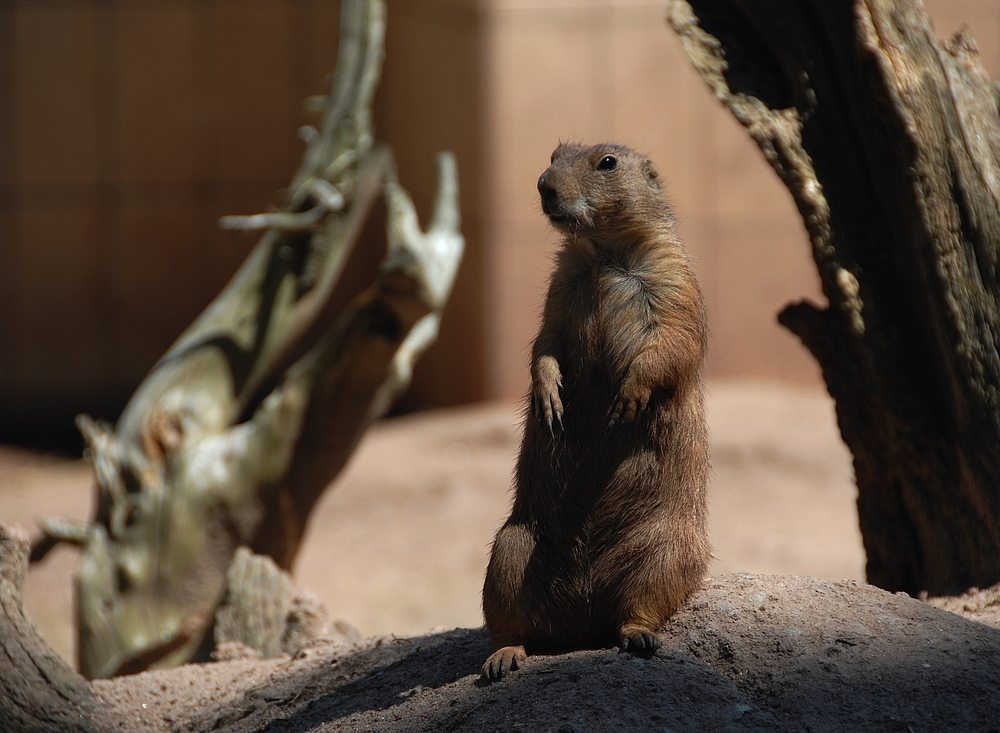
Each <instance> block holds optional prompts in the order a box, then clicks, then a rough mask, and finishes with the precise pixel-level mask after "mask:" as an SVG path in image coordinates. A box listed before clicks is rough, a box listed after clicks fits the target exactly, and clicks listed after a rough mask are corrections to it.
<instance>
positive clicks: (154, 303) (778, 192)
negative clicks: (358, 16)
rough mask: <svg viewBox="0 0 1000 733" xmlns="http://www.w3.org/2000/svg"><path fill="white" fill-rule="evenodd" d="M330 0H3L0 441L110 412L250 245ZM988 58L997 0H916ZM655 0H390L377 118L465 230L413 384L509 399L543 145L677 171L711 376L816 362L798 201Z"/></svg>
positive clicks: (539, 283) (312, 70)
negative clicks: (441, 167) (455, 206)
mask: <svg viewBox="0 0 1000 733" xmlns="http://www.w3.org/2000/svg"><path fill="white" fill-rule="evenodd" d="M336 5H337V4H336V3H335V2H332V1H330V0H239V1H237V0H134V1H132V2H125V1H124V0H117V1H116V0H30V1H29V0H7V1H6V2H0V439H10V437H11V436H12V435H13V433H14V432H16V431H17V430H22V431H23V429H24V427H25V426H26V425H27V424H28V423H30V422H31V421H34V422H36V423H37V424H38V425H40V426H41V428H42V429H45V430H48V429H50V428H51V426H52V425H53V420H55V421H56V422H58V423H59V424H60V425H64V426H68V425H69V424H70V421H71V418H72V415H73V414H74V413H75V412H77V411H81V410H87V411H91V412H94V413H96V414H97V415H99V416H102V417H106V418H114V416H115V414H116V411H117V409H120V407H121V405H122V404H123V403H124V400H125V399H126V398H127V397H128V395H129V394H130V393H131V391H132V389H134V387H135V385H136V384H137V383H138V381H139V380H140V379H141V378H142V376H143V375H144V374H145V372H146V371H147V370H148V369H149V367H150V366H151V365H152V364H153V362H154V361H155V360H156V358H157V357H158V356H159V355H160V354H161V353H162V352H163V350H164V349H165V348H166V347H167V346H168V345H169V343H170V342H171V341H172V340H173V339H174V338H175V337H176V336H177V335H178V334H179V333H180V331H181V330H182V329H183V328H184V327H185V326H186V325H187V324H188V323H189V322H190V321H191V319H192V318H193V317H194V316H195V315H196V314H197V313H198V312H199V311H200V310H201V308H203V307H204V305H205V304H206V303H207V302H208V301H209V300H210V299H211V298H212V297H213V296H214V294H215V293H216V292H217V291H218V289H219V288H220V287H221V285H222V284H224V283H225V281H226V280H227V279H228V277H229V276H230V275H231V273H232V272H233V271H234V269H235V268H236V266H237V265H238V263H239V262H240V261H241V260H242V258H243V257H244V256H245V254H246V253H247V252H248V251H249V249H250V248H251V247H252V245H253V243H254V241H255V239H254V238H253V237H248V236H240V235H235V234H232V233H225V232H221V231H219V230H218V229H217V228H216V226H215V220H216V219H217V217H218V216H220V215H223V214H230V213H253V212H255V211H258V210H261V209H262V208H263V207H264V206H265V205H266V204H267V203H268V202H269V201H270V200H271V199H272V196H273V194H274V192H275V191H276V190H277V189H279V188H281V187H282V186H284V185H286V183H287V181H288V178H289V176H290V175H291V173H292V172H293V170H294V169H295V167H296V166H297V164H298V160H299V156H300V154H301V150H302V145H301V143H300V142H299V141H298V140H297V139H296V136H295V130H296V128H297V127H298V126H299V125H301V124H302V123H303V122H304V121H305V119H304V118H303V116H302V115H301V114H300V109H301V100H302V99H303V98H304V97H305V96H308V95H309V94H314V93H317V92H319V91H322V89H323V79H324V77H325V76H326V74H327V73H328V72H329V71H330V70H331V69H332V68H333V64H334V60H335V57H336V42H335V37H336V26H337V12H338V11H337V7H336ZM926 5H927V7H928V10H929V11H930V13H931V15H932V17H933V18H934V19H935V21H936V23H937V28H938V31H939V34H942V35H943V34H947V33H950V32H952V31H953V30H954V29H955V28H956V27H957V26H958V25H959V24H960V23H961V22H962V21H965V22H968V23H969V24H971V25H972V27H973V29H974V32H975V35H976V37H977V39H978V40H979V44H980V47H981V49H982V52H983V56H984V59H985V62H986V65H987V68H988V69H989V70H990V72H991V73H993V74H996V72H997V71H998V70H1000V2H998V0H933V1H932V2H928V3H926ZM664 17H665V3H664V2H663V1H662V0H657V1H655V2H654V1H652V0H635V1H633V2H625V1H624V0H600V1H598V0H536V1H533V2H532V1H529V0H390V2H389V30H388V37H387V58H386V62H385V63H386V65H385V70H384V74H383V83H382V86H381V88H380V92H379V97H378V101H377V114H376V118H377V126H378V134H379V136H380V137H382V138H383V139H386V140H387V141H389V142H390V143H391V144H393V146H394V147H395V150H396V154H397V158H398V163H399V168H400V177H401V180H402V182H403V184H404V185H406V186H407V188H409V189H410V190H411V192H412V193H413V195H414V198H415V200H416V202H417V205H418V208H419V209H420V210H421V212H422V213H423V214H424V215H425V217H426V212H427V210H428V209H429V205H430V200H431V194H432V190H433V162H432V156H433V154H434V152H435V151H437V150H439V149H441V148H445V147H449V148H452V149H453V150H455V151H456V153H457V154H458V158H459V172H460V176H461V179H462V180H461V185H462V212H463V229H464V231H465V234H466V236H467V239H468V240H469V250H468V254H467V257H466V260H465V262H464V264H463V268H462V271H461V275H460V280H459V282H458V284H457V286H456V291H455V295H454V297H453V300H452V303H451V306H450V307H449V310H448V312H447V313H446V316H445V322H444V329H443V333H442V337H441V342H440V344H439V345H438V346H437V347H435V350H434V351H433V352H432V353H430V354H428V356H427V357H426V358H425V361H424V362H423V364H422V365H421V367H420V368H419V369H418V373H417V377H416V382H417V383H416V385H415V389H414V390H413V392H412V394H411V396H410V397H409V404H410V405H414V406H418V405H428V404H448V403H454V402H464V401H469V400H473V399H478V398H482V397H487V396H492V397H497V396H505V397H513V396H519V395H520V394H522V393H523V391H524V389H525V386H526V384H527V371H526V367H527V353H528V348H529V344H530V341H531V338H532V337H533V335H534V332H535V329H536V327H537V313H538V307H539V305H540V302H541V298H542V295H543V292H544V286H545V278H546V274H547V272H548V269H549V263H550V259H551V254H552V252H553V249H554V247H555V246H556V237H555V235H554V234H553V233H552V232H551V230H550V229H549V228H548V226H547V225H546V224H545V222H544V221H543V218H542V216H541V214H540V211H539V207H538V204H537V195H536V191H535V181H536V179H537V176H538V174H539V173H540V172H541V171H542V170H543V169H544V168H545V166H546V164H547V161H548V156H549V153H550V151H551V150H552V148H553V147H555V145H556V144H557V143H558V142H559V140H561V139H562V140H578V141H598V140H606V139H611V140H616V141H619V142H624V143H626V144H629V145H632V146H633V147H636V148H638V149H640V150H642V151H644V152H646V153H648V154H649V155H651V156H652V158H653V159H654V160H655V161H656V162H657V164H658V165H659V167H660V170H661V173H662V175H663V177H664V179H665V180H666V181H667V182H668V184H669V189H668V190H669V194H670V196H671V198H672V200H673V203H674V206H675V209H676V212H677V215H678V218H679V220H680V225H681V234H682V237H683V238H684V239H685V241H686V242H687V245H688V247H689V249H690V250H691V252H692V254H693V256H694V258H695V262H696V266H697V269H698V272H699V275H700V277H701V281H702V285H703V288H704V290H705V293H706V296H707V299H708V304H709V310H710V317H711V323H712V334H713V337H712V342H711V357H710V362H709V373H710V374H712V375H716V376H722V375H743V374H754V375H766V376H772V377H776V378H781V379H790V380H796V381H805V382H817V381H818V380H819V375H818V371H817V368H816V367H815V365H814V363H813V361H812V360H811V358H810V357H809V355H808V354H807V353H806V352H805V351H804V349H803V348H802V347H801V346H800V345H799V344H798V343H797V341H796V340H795V339H794V338H793V337H792V336H791V335H790V334H788V333H787V332H785V331H784V330H783V329H781V328H780V327H779V326H777V324H776V322H775V314H776V313H777V312H778V311H779V310H780V309H781V308H782V307H783V306H784V304H785V303H787V302H789V301H790V300H793V299H797V298H801V297H810V298H813V299H816V300H820V298H821V296H820V294H819V289H818V281H817V277H816V275H815V273H814V270H813V265H812V262H811V260H810V257H809V253H808V245H807V242H806V239H805V236H804V234H803V230H802V227H801V224H800V222H799V219H798V216H797V214H796V213H795V211H794V207H793V205H792V203H791V199H790V196H789V195H788V193H787V192H786V191H785V189H784V188H783V187H782V186H781V185H780V183H779V182H778V180H777V178H776V177H775V176H774V174H773V173H772V172H771V170H770V168H769V167H768V166H767V165H766V164H765V163H764V161H763V159H762V158H761V156H760V154H759V152H758V151H757V149H756V147H755V146H754V145H753V144H752V143H751V142H750V140H749V138H748V136H747V135H746V133H745V132H744V131H743V130H742V128H741V127H740V126H739V125H738V124H737V123H736V122H735V121H734V120H733V118H732V117H731V115H729V113H728V112H726V111H725V110H723V109H722V107H721V105H719V104H718V102H716V101H715V100H714V99H713V98H712V97H711V95H710V94H709V93H708V91H707V89H706V88H705V86H704V84H703V83H702V82H701V81H700V79H698V78H697V76H696V75H695V74H694V72H693V71H692V70H691V68H690V67H689V65H688V64H687V62H686V61H685V59H684V58H683V56H682V54H681V51H680V46H679V43H678V41H677V39H676V38H675V37H674V36H673V34H672V33H671V32H670V31H669V29H668V28H667V26H666V24H665V22H664Z"/></svg>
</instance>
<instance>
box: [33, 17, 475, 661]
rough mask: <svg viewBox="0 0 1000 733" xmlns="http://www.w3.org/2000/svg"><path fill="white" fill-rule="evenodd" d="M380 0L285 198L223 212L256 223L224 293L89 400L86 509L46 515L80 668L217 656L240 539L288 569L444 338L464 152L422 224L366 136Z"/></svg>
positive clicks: (355, 35)
mask: <svg viewBox="0 0 1000 733" xmlns="http://www.w3.org/2000/svg"><path fill="white" fill-rule="evenodd" d="M385 10H386V8H385V3H384V2H382V0H344V2H343V3H342V20H341V26H340V27H341V40H340V54H339V58H338V66H337V72H336V76H335V78H334V83H333V86H332V88H331V90H330V93H329V95H327V97H326V111H325V113H324V115H323V120H322V122H321V123H320V125H319V128H318V129H313V128H304V134H303V137H304V138H305V139H307V140H308V147H307V149H306V152H305V154H304V156H303V162H302V165H301V166H300V168H299V170H298V172H297V173H296V174H295V175H294V177H293V179H292V184H291V186H290V188H289V191H288V194H287V197H286V200H285V203H284V205H283V207H282V210H281V211H279V212H273V213H269V214H258V215H255V216H249V217H226V218H225V219H224V220H223V222H222V224H223V225H224V226H227V227H232V228H240V229H263V230H264V234H263V236H262V237H261V239H260V241H259V242H258V244H257V246H256V247H255V248H254V250H253V252H251V254H250V256H249V257H248V258H247V260H246V262H245V263H244V264H243V266H242V267H241V268H240V269H239V271H238V272H237V273H236V274H235V275H234V276H233V279H232V280H231V281H230V283H229V284H228V285H227V286H226V287H225V288H224V289H223V291H222V292H221V293H220V294H219V296H218V297H217V298H216V299H215V300H214V301H213V302H212V303H211V304H210V305H209V306H208V308H206V309H205V311H204V312H203V313H202V314H201V316H199V317H198V318H197V319H196V320H195V322H194V323H193V324H192V325H191V326H190V327H189V328H188V329H187V331H185V332H184V333H183V334H182V335H181V336H180V338H178V340H177V342H176V343H175V344H174V345H173V346H172V347H171V348H170V349H169V350H168V352H167V353H166V354H165V355H164V356H163V358H162V359H160V361H159V362H158V363H157V364H156V365H155V366H154V368H153V370H152V371H151V372H150V374H149V375H148V376H147V377H146V379H145V380H144V381H143V383H142V384H141V385H140V386H139V388H138V389H137V390H136V392H135V394H134V395H133V396H132V399H131V400H130V401H129V403H128V405H127V406H126V408H125V410H124V412H123V413H122V415H121V417H120V418H119V420H118V423H117V424H116V425H115V426H114V427H113V428H112V427H111V426H110V425H108V424H106V423H100V422H96V421H94V420H91V419H90V418H89V417H86V416H81V418H79V419H78V425H79V426H80V429H81V430H82V432H83V433H84V436H85V438H86V442H87V446H88V449H87V455H88V456H89V458H90V460H91V462H92V463H93V465H94V472H95V474H96V479H97V481H96V483H97V502H96V507H95V511H94V516H93V521H92V522H91V523H90V524H89V525H87V526H82V527H81V526H79V525H73V524H69V523H66V522H54V521H50V522H47V523H45V524H44V525H43V528H44V530H45V531H46V532H47V533H48V536H49V538H50V539H49V540H46V539H43V540H41V541H39V542H38V543H37V545H36V553H35V554H34V556H35V557H36V558H38V557H41V556H42V555H44V552H45V551H46V550H47V549H48V548H49V547H50V546H51V545H52V542H51V539H57V540H60V541H67V542H74V543H77V544H80V545H82V546H83V552H82V557H81V561H80V565H79V568H78V572H77V601H78V608H77V613H78V627H79V630H80V638H79V653H80V670H81V671H82V672H83V674H84V675H86V676H87V677H91V678H95V677H106V676H110V675H114V674H126V673H130V672H138V671H141V670H144V669H149V668H158V667H169V666H173V665H176V664H179V663H181V662H184V661H187V660H191V659H205V658H207V656H208V654H209V653H210V651H211V646H212V638H211V634H210V633H209V632H210V629H211V626H212V619H213V618H214V616H215V612H216V610H217V608H218V607H219V605H220V603H221V602H222V600H223V595H224V592H225V586H226V572H227V569H228V568H229V566H230V562H231V560H232V558H233V555H234V553H235V552H236V549H237V548H238V547H240V546H241V545H245V546H247V547H249V548H250V549H251V550H253V551H254V552H257V553H260V554H266V555H270V556H271V557H273V558H274V560H275V562H276V563H277V564H278V566H280V567H282V568H285V569H287V568H289V567H290V566H291V563H292V560H293V559H294V557H295V553H296V551H297V549H298V546H299V543H300V541H301V539H302V534H303V532H304V530H305V526H306V521H307V519H308V516H309V513H310V511H311V510H312V507H313V505H314V503H315V501H316V499H317V498H318V497H319V495H320V493H321V492H322V490H323V489H324V488H325V487H326V486H327V485H328V484H329V483H330V481H332V479H333V478H334V476H336V474H337V472H338V471H339V470H340V469H341V468H342V467H343V465H344V463H345V462H346V460H347V458H348V457H349V455H350V454H351V452H352V451H353V449H354V447H355V446H356V444H357V442H358V440H359V439H360V436H361V434H362V433H363V432H364V430H365V429H366V428H367V427H368V425H369V424H370V423H371V421H372V420H374V419H375V418H377V417H379V416H380V415H382V414H384V413H385V411H386V410H388V408H389V406H390V405H391V403H392V401H393V399H394V398H395V396H396V395H397V394H398V393H399V392H400V391H401V390H403V389H405V387H406V386H407V385H408V384H409V380H410V375H411V373H412V369H413V364H414V362H415V361H416V359H417V358H418V357H419V356H420V354H421V353H422V352H423V350H424V349H426V348H427V347H428V346H429V345H430V344H431V343H432V342H433V341H434V339H435V337H436V335H437V324H438V320H439V318H440V313H441V310H442V308H443V307H444V305H445V302H446V301H447V299H448V295H449V293H450V291H451V286H452V283H453V281H454V278H455V273H456V270H457V267H458V262H459V260H460V258H461V255H462V250H463V246H464V244H463V239H462V235H461V233H460V231H459V215H458V182H457V177H456V176H457V174H456V166H455V161H454V157H453V156H452V155H451V154H450V153H441V154H439V156H438V161H437V165H438V176H439V187H438V196H437V200H436V202H435V213H434V218H433V220H432V221H431V223H430V225H429V227H428V229H427V231H426V232H425V231H423V230H421V228H420V226H419V225H418V223H417V217H416V213H415V211H414V208H413V204H412V202H411V201H410V198H409V195H408V194H407V193H406V191H405V190H404V189H403V188H402V187H401V186H400V185H399V184H398V182H397V181H396V176H395V170H394V164H393V160H392V153H391V151H390V150H389V149H388V147H387V146H385V145H382V144H378V143H376V142H374V132H373V129H372V113H371V106H372V100H373V97H374V94H375V89H376V87H377V84H378V80H379V76H380V72H381V64H382V54H383V36H384V30H385ZM379 197H383V198H384V199H385V202H386V209H387V219H388V232H387V235H388V236H387V238H388V251H387V253H386V256H385V259H384V260H383V262H382V266H381V269H380V270H379V273H378V275H377V276H376V278H375V281H374V282H373V283H372V284H371V285H370V287H368V288H367V289H365V290H364V291H363V292H362V293H361V294H360V295H358V296H357V297H356V298H354V300H353V301H352V302H351V303H350V304H349V305H348V306H347V307H346V308H345V309H344V310H343V312H340V313H337V312H333V305H332V303H333V302H335V299H334V298H333V297H332V296H333V293H334V291H335V288H336V285H337V281H338V278H339V275H340V273H341V271H342V269H343V267H344V264H345V262H346V261H347V257H348V255H349V253H350V251H351V249H352V247H353V246H354V245H355V243H356V242H357V241H358V238H359V236H360V234H361V230H362V227H363V225H364V223H365V221H366V220H367V218H368V214H369V212H370V210H371V207H372V206H373V204H374V203H375V202H376V201H377V200H378V198H379Z"/></svg>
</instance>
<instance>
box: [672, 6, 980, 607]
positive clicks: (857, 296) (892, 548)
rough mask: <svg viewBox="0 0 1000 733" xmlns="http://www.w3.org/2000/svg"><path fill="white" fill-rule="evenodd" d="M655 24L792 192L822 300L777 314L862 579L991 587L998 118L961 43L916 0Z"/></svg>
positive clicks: (696, 13) (692, 13)
mask: <svg viewBox="0 0 1000 733" xmlns="http://www.w3.org/2000/svg"><path fill="white" fill-rule="evenodd" d="M670 23H671V25H672V26H673V28H674V30H675V31H676V32H677V33H678V34H679V36H680V38H681V40H682V43H683V45H684V49H685V51H686V53H687V55H688V57H689V58H690V59H691V61H692V63H693V64H694V66H695V68H696V69H697V70H698V71H699V73H700V74H701V76H702V78H703V79H704V80H705V81H706V83H707V84H708V85H709V87H710V88H711V89H712V91H713V92H714V93H715V95H716V96H717V97H718V98H719V99H720V101H722V103H723V104H724V105H726V107H728V108H729V110H730V111H731V112H732V113H733V114H734V115H735V116H736V118H737V119H738V120H739V121H740V122H741V123H742V124H743V125H744V126H745V127H746V128H747V131H748V133H749V134H750V136H751V137H752V138H753V139H754V141H755V142H756V143H757V144H758V145H759V146H760V148H761V151H762V152H763V153H764V156H765V158H766V159H767V160H768V162H769V163H770V164H771V165H772V166H773V167H774V169H775V170H776V171H777V173H778V175H779V176H780V177H781V179H782V180H783V181H784V183H785V185H786V186H787V187H788V189H789V190H790V191H791V193H792V195H793V196H794V198H795V202H796V204H797V206H798V208H799V212H800V213H801V215H802V218H803V220H804V222H805V225H806V229H807V231H808V233H809V237H810V240H811V242H812V251H813V257H814V259H815V261H816V265H817V267H818V269H819V274H820V277H821V280H822V284H823V292H824V293H825V294H826V297H827V298H828V299H829V307H825V308H824V307H819V306H815V305H811V304H807V303H800V304H797V305H793V306H790V307H789V308H787V309H786V310H785V311H784V312H783V313H782V314H781V316H780V318H779V320H780V322H781V323H782V324H784V325H785V326H786V327H788V328H789V329H791V330H792V331H793V332H795V333H796V334H797V335H798V336H799V337H800V338H801V339H802V340H803V342H804V343H805V344H806V346H807V347H808V348H809V349H810V350H811V351H812V352H813V354H814V355H815V356H816V358H817V360H818V361H819V363H820V365H821V367H822V369H823V376H824V379H825V380H826V383H827V386H828V388H829V390H830V393H831V394H832V395H833V397H834V399H835V400H836V404H837V416H838V420H839V423H840V429H841V433H842V435H843V437H844V440H845V442H846V443H847V445H848V446H849V447H850V449H851V451H852V453H853V454H854V466H855V473H856V476H857V482H858V492H859V498H858V509H859V514H860V521H861V530H862V534H863V537H864V542H865V549H866V551H867V554H868V578H869V580H870V581H871V582H872V583H874V584H876V585H879V586H882V587H883V588H887V589H891V590H905V591H908V592H910V593H917V592H918V591H921V590H927V591H930V592H931V593H932V594H940V593H947V592H956V591H960V590H963V589H965V588H967V587H969V586H980V587H985V586H989V585H992V584H994V583H996V582H997V581H998V580H1000V450H998V448H997V446H998V445H1000V356H998V351H997V344H998V343H1000V309H998V296H1000V290H998V269H997V262H998V257H1000V119H998V115H997V103H996V98H995V86H994V85H993V84H992V83H991V82H990V80H989V78H988V76H987V74H986V72H985V71H984V70H983V67H982V64H981V62H980V60H979V56H978V52H977V50H976V46H975V42H974V41H973V39H972V36H971V34H970V33H969V32H968V31H967V30H965V31H962V32H960V33H959V35H957V36H956V37H955V38H953V39H952V40H951V41H949V42H948V43H947V44H945V45H942V44H941V43H939V42H938V40H937V39H936V38H935V36H934V33H933V31H932V29H931V26H930V22H929V20H928V18H927V15H926V13H925V12H924V10H923V7H922V6H921V5H920V4H919V3H918V2H915V1H914V0H855V1H854V2H827V1H826V0H804V1H803V2H799V3H784V2H778V1H777V0H673V2H672V3H671V10H670Z"/></svg>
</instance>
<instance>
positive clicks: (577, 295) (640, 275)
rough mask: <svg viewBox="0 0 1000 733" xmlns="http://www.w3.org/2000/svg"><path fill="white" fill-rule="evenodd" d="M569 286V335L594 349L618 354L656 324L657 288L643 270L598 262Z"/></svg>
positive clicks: (583, 271)
mask: <svg viewBox="0 0 1000 733" xmlns="http://www.w3.org/2000/svg"><path fill="white" fill-rule="evenodd" d="M566 285H567V286H568V289H569V291H570V293H571V300H572V303H573V307H572V308H571V309H570V315H571V318H570V324H568V325H569V326H570V328H569V329H567V333H566V335H567V336H570V337H571V338H574V339H578V340H580V341H582V342H583V343H585V344H586V345H587V346H589V347H590V348H591V349H594V350H597V351H600V352H603V351H606V350H608V349H610V350H612V351H618V349H617V348H616V346H620V345H621V344H622V343H623V342H633V341H634V339H635V338H636V336H637V335H639V334H641V333H643V332H647V331H649V330H650V329H653V328H654V327H655V325H656V321H657V315H658V314H657V307H656V302H655V301H656V298H655V295H654V291H655V287H654V284H653V283H652V282H651V281H650V280H649V274H648V273H646V272H643V270H642V269H641V268H634V267H632V268H630V267H626V266H623V265H620V264H618V263H615V262H608V261H601V260H596V261H594V262H593V263H591V264H590V266H589V267H586V268H580V269H579V270H578V271H577V272H576V273H575V276H574V277H572V278H570V281H569V282H568V283H566Z"/></svg>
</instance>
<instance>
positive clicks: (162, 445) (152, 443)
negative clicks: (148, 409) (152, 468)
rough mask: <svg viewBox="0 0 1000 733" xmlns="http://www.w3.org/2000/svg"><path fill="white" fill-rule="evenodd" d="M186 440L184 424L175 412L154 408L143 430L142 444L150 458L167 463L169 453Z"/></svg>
mask: <svg viewBox="0 0 1000 733" xmlns="http://www.w3.org/2000/svg"><path fill="white" fill-rule="evenodd" d="M183 440H184V426H183V425H182V424H181V419H180V417H179V416H178V415H177V414H176V413H174V412H168V411H167V410H162V409H154V410H153V412H152V414H150V416H149V418H148V419H147V420H146V424H145V425H144V426H143V430H142V446H143V448H145V449H146V455H148V456H149V458H150V460H152V461H155V462H156V463H159V464H161V465H162V464H165V463H166V458H167V456H168V455H170V454H171V453H173V452H174V451H175V450H177V449H178V448H179V447H180V445H181V443H182V442H183Z"/></svg>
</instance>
